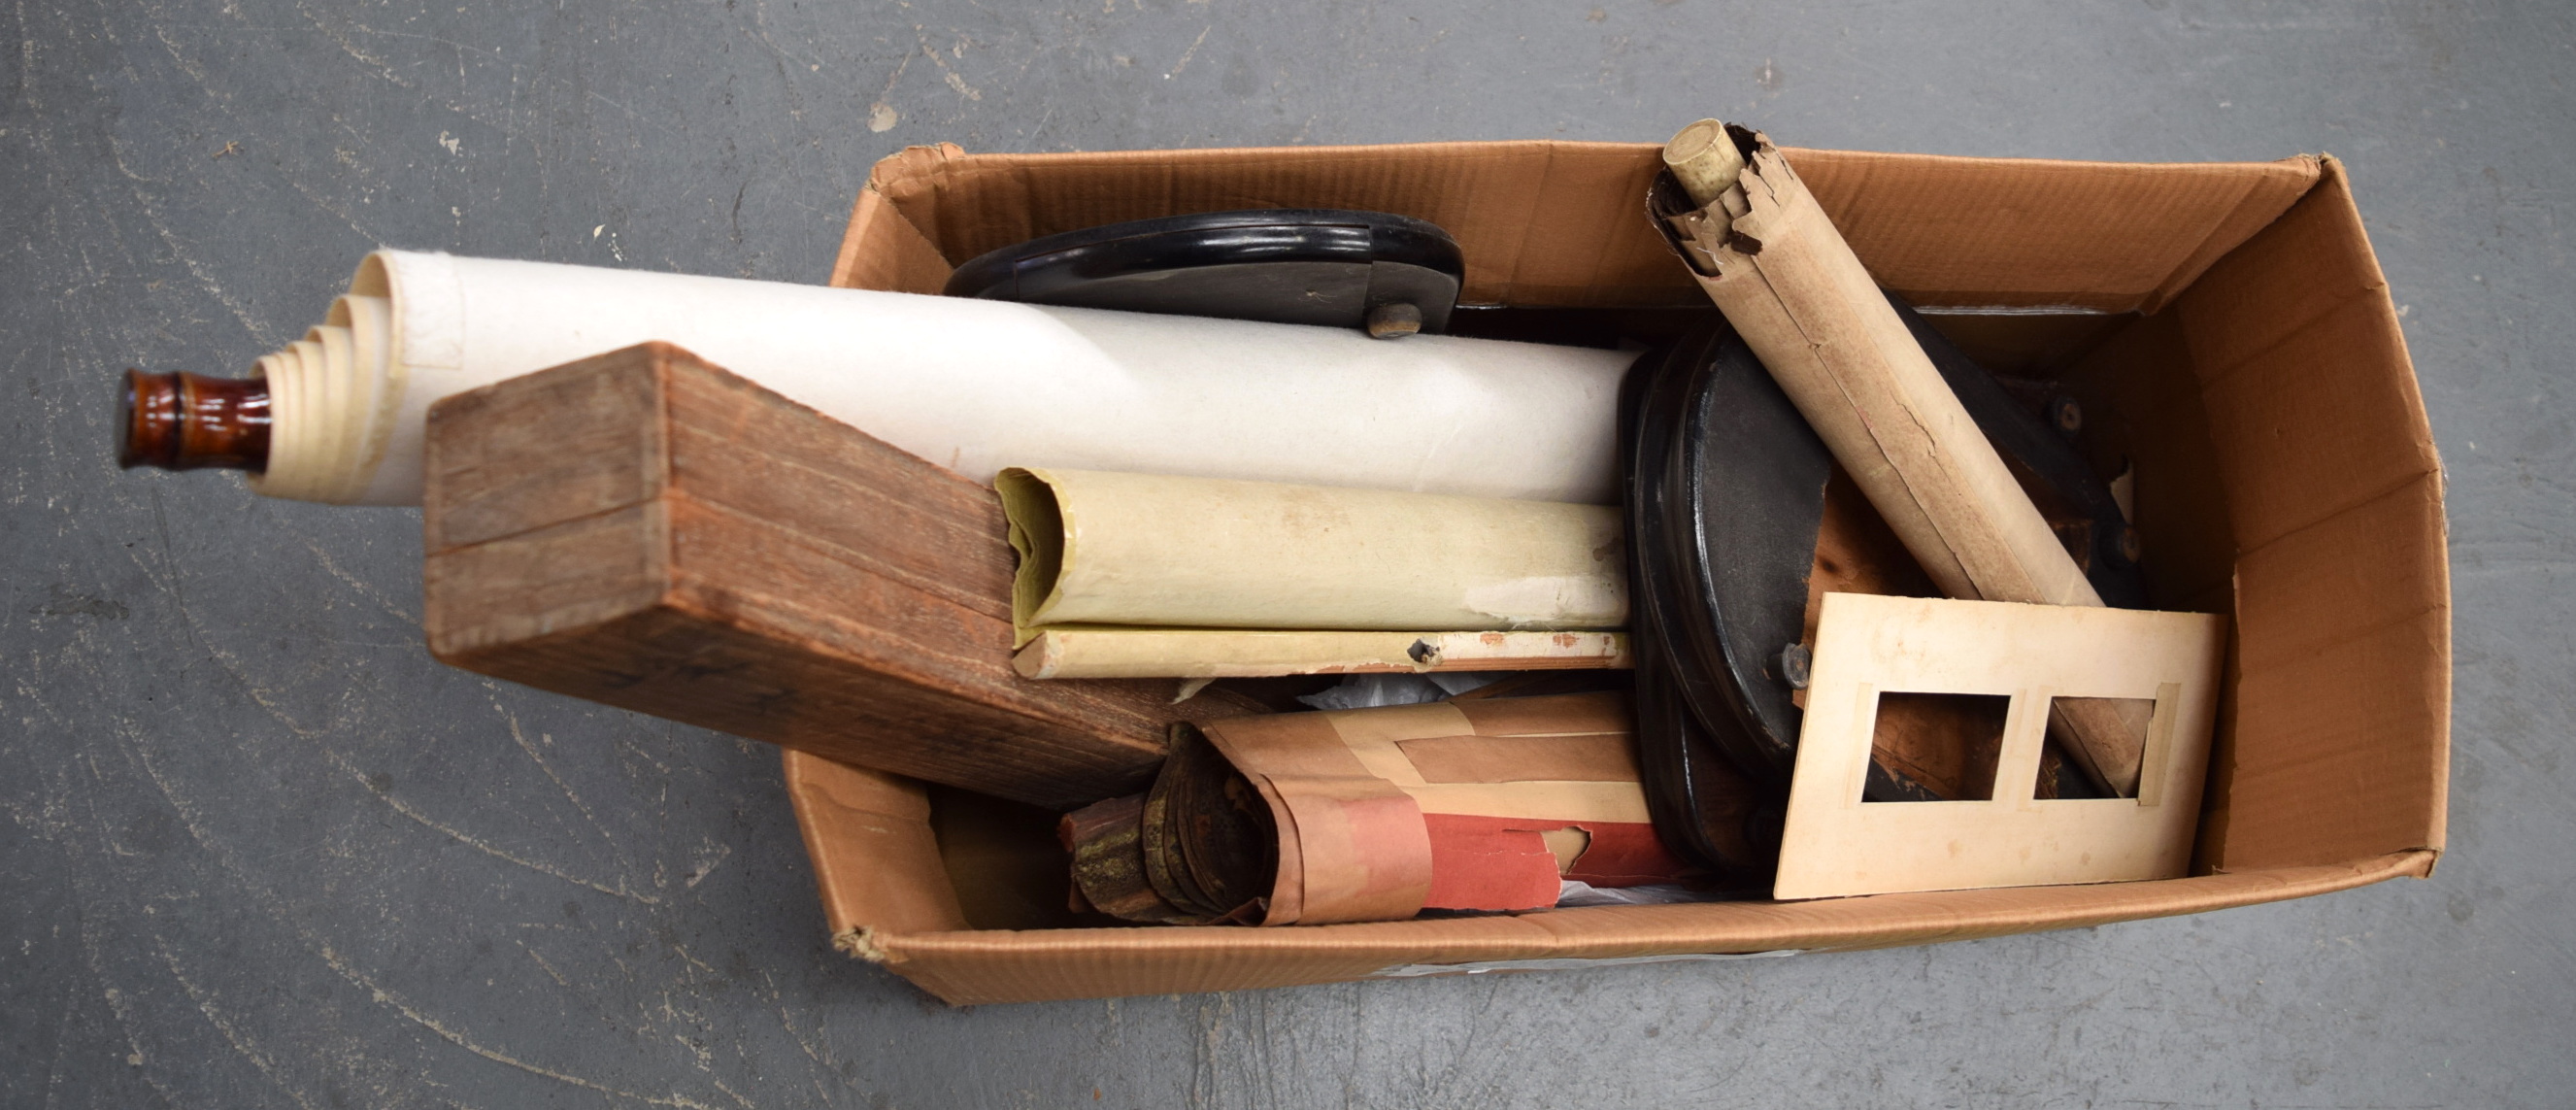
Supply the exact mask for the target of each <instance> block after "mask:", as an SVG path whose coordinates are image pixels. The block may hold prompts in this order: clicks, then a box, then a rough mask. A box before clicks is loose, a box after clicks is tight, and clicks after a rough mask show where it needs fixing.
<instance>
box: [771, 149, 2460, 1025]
mask: <svg viewBox="0 0 2576 1110" xmlns="http://www.w3.org/2000/svg"><path fill="white" fill-rule="evenodd" d="M1789 157H1790V160H1791V162H1792V163H1793V164H1794V165H1795V166H1796V168H1797V170H1798V172H1799V174H1800V175H1802V176H1803V177H1805V178H1806V180H1807V181H1808V182H1809V184H1810V185H1811V186H1812V187H1813V188H1814V190H1815V192H1816V194H1817V195H1818V197H1819V198H1820V199H1821V200H1822V201H1823V203H1824V204H1825V206H1826V208H1827V209H1828V211H1830V212H1831V213H1832V214H1833V216H1834V218H1835V220H1836V222H1837V223H1838V224H1839V225H1840V226H1841V227H1842V229H1843V232H1844V234H1845V235H1846V237H1847V238H1849V240H1850V241H1851V244H1852V246H1853V248H1854V249H1855V250H1857V251H1858V252H1859V255H1860V257H1861V259H1862V260H1863V261H1864V262H1865V263H1867V264H1868V266H1869V268H1870V270H1871V272H1872V273H1873V274H1874V275H1876V277H1877V278H1878V279H1879V281H1880V282H1881V283H1883V284H1885V285H1887V286H1888V287H1890V288H1892V289H1895V290H1897V291H1898V292H1900V293H1902V294H1904V295H1905V296H1906V297H1908V298H1909V299H1911V300H1912V301H1913V302H1914V303H1915V304H1916V305H1917V306H1920V307H1923V308H1925V309H1927V310H1930V311H1932V312H1935V313H1938V314H1940V315H1938V316H1937V317H1936V318H1937V319H1938V321H1939V322H1940V323H1941V324H1942V325H1943V327H1944V329H1945V330H1946V331H1947V332H1949V333H1950V334H1951V335H1953V336H1954V338H1956V339H1958V340H1959V341H1960V343H1961V344H1962V345H1963V346H1965V347H1967V348H1968V349H1969V351H1970V352H1971V353H1972V354H1974V355H1976V356H1978V357H1979V359H1980V360H1981V361H1983V362H1985V363H1986V364H1987V365H1989V366H1991V367H1994V368H1996V369H1998V370H2002V371H2006V372H2011V373H2016V374H2025V375H2041V376H2046V377H2051V378H2055V379H2056V380H2057V381H2058V383H2059V388H2061V389H2064V390H2066V391H2067V392H2069V393H2071V394H2073V395H2074V396H2076V397H2077V398H2078V399H2079V400H2081V401H2083V402H2084V403H2085V408H2086V411H2087V412H2088V414H2092V417H2091V419H2092V420H2093V422H2094V423H2093V428H2092V435H2091V439H2092V441H2093V442H2092V444H2091V449H2093V450H2096V451H2098V452H2100V453H2101V454H2102V457H2101V458H2099V459H2097V462H2100V463H2103V464H2106V465H2111V466H2116V465H2117V464H2118V462H2119V460H2120V459H2121V458H2122V457H2125V458H2127V459H2129V460H2133V461H2134V462H2135V465H2136V471H2135V483H2136V484H2135V506H2136V516H2137V524H2138V526H2139V529H2140V531H2141V532H2142V534H2143V535H2144V536H2145V538H2146V545H2147V565H2148V569H2149V573H2150V577H2151V587H2152V589H2153V591H2154V595H2155V598H2156V601H2157V604H2158V605H2159V606H2160V607H2165V608H2174V609H2195V610H2202V611H2208V612H2217V613H2225V614H2229V615H2231V616H2232V617H2233V618H2234V621H2233V637H2232V641H2231V644H2230V661H2229V665H2228V675H2227V683H2226V689H2225V692H2224V694H2223V697H2222V709H2221V719H2220V725H2219V735H2218V738H2217V747H2216V749H2215V753H2214V755H2213V757H2212V760H2211V769H2210V781H2209V788H2208V790H2207V792H2206V800H2205V802H2204V806H2203V816H2202V822H2201V832H2200V841H2199V849H2198V864H2197V866H2196V868H2195V874H2194V875H2193V876H2192V877H2190V878H2185V879H2176V880H2170V881H2158V882H2140V883H2118V884H2104V885H2097V886H2061V887H2029V888H2020V889H2008V890H1984V891H1967V892H1954V893H1933V894H1892V895H1878V896H1871V897H1861V898H1844V899H1829V900H1820V901H1811V902H1797V903H1768V902H1730V903H1709V904H1700V905H1681V906H1654V907H1622V908H1607V909H1577V910H1558V911H1553V912H1549V913H1540V914H1530V915H1526V916H1518V917H1490V918H1472V919H1448V920H1431V921H1407V922H1390V923H1383V924H1363V925H1332V926H1322V927H1294V928H1284V929H1249V928H1196V929H1192V928H1107V929H1103V928H1085V929H1062V928H1059V929H1011V928H998V927H992V926H996V925H1002V924H1009V923H1013V922H1033V921H1038V920H1043V917H1044V911H1045V907H1044V906H1043V905H1040V904H1039V903H1040V902H1042V897H1040V896H1033V895H1031V894H1030V893H1029V891H1028V890H1027V889H1026V888H1027V885H1028V884H1029V883H1030V882H1031V881H1032V880H1031V878H1030V876H1033V875H1040V874H1042V866H1041V865H1039V864H1035V863H1033V862H1032V861H1035V860H1039V859H1041V858H1042V857H1043V856H1044V855H1045V853H1046V851H1047V848H1046V846H1045V845H1044V844H1043V842H1042V838H1043V837H1044V820H1043V817H1044V815H1043V814H1024V815H1019V816H1012V815H1009V814H1006V813H1002V812H999V811H987V812H971V811H972V810H973V808H974V806H975V805H976V804H977V803H972V802H967V801H956V802H949V801H946V800H945V799H943V802H942V806H941V809H940V812H934V807H933V804H932V798H931V796H930V795H929V794H927V793H925V791H924V790H923V788H921V787H920V786H919V785H917V784H914V783H911V782H909V781H906V780H903V779H900V778H896V777H893V776H887V775H880V774H876V773H873V772H866V771H859V770H853V769H850V768H846V767H841V766H838V765H835V764H832V763H828V762H825V761H822V760H818V759H815V758H812V757H810V756H803V755H798V754H796V753H792V752H791V753H789V754H788V756H787V783H788V789H789V794H790V797H791V798H792V799H793V801H794V804H795V806H796V810H797V816H798V820H799V823H800V825H801V827H802V829H803V830H804V835H805V840H806V846H807V848H808V850H809V852H810V853H811V854H812V857H813V861H814V870H815V875H816V878H817V880H818V882H819V884H820V887H821V892H822V898H823V905H824V910H825V914H826V916H827V917H828V918H829V920H830V923H831V928H832V932H833V935H834V936H835V938H836V940H837V942H838V943H839V944H840V945H841V946H842V947H844V948H845V949H847V950H848V951H850V952H852V953H855V954H857V955H859V956H862V957H865V958H867V959H870V960H874V961H878V962H880V963H882V964H884V965H885V966H887V967H889V968H891V969H893V970H894V971H896V972H897V973H899V974H901V975H903V976H905V977H906V978H909V979H911V980H912V981H913V982H915V983H917V984H919V985H921V986H922V987H924V988H926V989H928V990H929V991H931V992H932V993H934V994H937V995H938V996H939V997H941V998H944V999H947V1000H948V1001H950V1002H952V1003H960V1004H966V1003H985V1002H1006V1001H1026V1000H1038V999H1055V998H1079V997H1091V996H1110V995H1129V994H1158V993H1168V992H1180V991H1209V990H1228V989H1237V988H1245V987H1269V986H1284V985H1289V984H1297V983H1323V982H1335V981H1342V980H1350V979H1361V978H1369V977H1388V976H1403V975H1414V974H1428V973H1440V972H1456V971H1471V970H1489V969H1496V968H1554V967H1571V966H1582V965H1583V964H1584V963H1586V962H1598V961H1620V962H1627V961H1636V960H1641V959H1642V960H1653V959H1673V958H1682V959H1687V958H1704V957H1706V956H1709V955H1714V954H1740V953H1759V952H1777V951H1795V950H1805V951H1815V950H1831V949H1858V948H1882V947H1890V946H1896V945H1909V944H1926V943H1931V942H1935V941H1944V940H1960V939H1966V938H1971V937H1987V936H1997V935H2002V934H2007V933H2020V932H2031V931H2036V930H2042V929H2062V928H2069V927H2074V926H2088V925H2099V924H2103V923H2106V922H2113V921H2125V920H2133V919H2137V918H2144V917H2158V916H2167V915H2173V914H2184V913H2196V912H2199V911H2203V910H2213V909H2221V908H2225V907H2229V906H2243V905H2251V904H2254V903H2258V902H2268V901H2276V900H2279V899H2284V898H2297V897H2302V896H2306V895H2310V894H2319V893H2323V892H2326V891H2331V890H2341V889H2345V888H2348V887H2355V886H2361V885H2364V884H2367V883H2373V882H2377V881H2379V880H2382V879H2387V878H2392V877H2396V876H2400V875H2407V876H2415V877H2419V878H2420V877H2424V876H2427V875H2429V874H2431V872H2432V868H2433V863H2434V860H2435V859H2436V858H2437V857H2438V856H2439V855H2440V853H2441V850H2442V838H2443V824H2444V806H2445V794H2446V789H2447V779H2448V752H2449V733H2448V730H2449V718H2450V673H2451V672H2450V584H2449V565H2448V562H2447V559H2446V549H2445V546H2444V537H2443V516H2442V477H2441V463H2440V460H2439V458H2438V457H2437V456H2436V454H2435V452H2434V447H2433V442H2432V435H2431V432H2430V429H2429V428H2428V427H2427V425H2426V422H2425V418H2424V409H2423V403H2422V401H2421V399H2420V397H2419V396H2418V393H2417V390H2416V383H2415V376H2414V371H2413V368H2412V366H2411V365H2410V364H2409V363H2408V361H2407V356H2406V347H2405V342H2404V339H2403V337H2402V336H2401V334H2400V333H2399V330H2398V326H2397V317H2396V313H2395V310H2394V308H2393V306H2392V305H2391V303H2390V301H2389V298H2388V295H2387V291H2386V287H2385V283H2384V281H2383V280H2382V278H2381V276H2380V272H2379V266H2378V263H2377V261H2376V260H2375V259H2374V258H2373V257H2372V254H2371V249H2370V244H2369V241H2368V239H2367V238H2366V237H2365V236H2364V234H2363V230H2362V225H2361V219H2360V216H2359V213H2358V212H2357V211H2356V210H2355V208H2354V206H2353V200H2352V195H2351V192H2350V190H2349V188H2348V186H2347V184H2346V182H2345V178H2344V172H2343V167H2342V166H2341V165H2340V164H2339V163H2337V162H2335V161H2334V160H2333V159H2331V158H2315V157H2299V158H2290V159H2285V160H2282V161H2279V162H2268V163H2238V164H2196V165H2126V164H2104V163H2076V162H2054V161H2025V160H2002V159H1980V158H1941V157H1928V156H1919V155H1895V154H1868V153H1855V152H1845V151H1821V150H1815V151H1810V150H1796V151H1791V152H1789ZM1659 167H1660V163H1659V160H1658V157H1657V148H1655V147H1652V146H1646V145H1629V144H1611V143H1556V142H1512V143H1435V144H1419V145H1403V146H1381V147H1344V148H1296V149H1272V150H1192V151H1135V152H1117V153H1102V154H1057V155H969V154H967V153H965V152H964V151H962V150H959V149H958V148H956V147H954V146H942V147H937V148H914V149H911V150H907V151H904V152H903V153H901V154H898V155H895V156H894V157H891V158H888V159H886V160H885V161H883V162H881V163H879V164H878V165H877V167H876V171H875V173H874V174H873V175H872V177H871V178H870V180H869V182H868V186H867V189H866V191H865V192H863V193H862V194H861V195H860V197H859V200H858V204H857V208H856V211H855V212H854V213H853V214H852V217H851V220H850V226H849V231H848V236H847V238H846V239H845V240H844V241H843V244H842V249H841V254H840V258H839V262H838V264H837V266H836V268H835V270H834V273H833V276H832V280H833V283H834V284H836V285H844V286H857V287H864V288H874V289H897V290H904V291H908V292H917V293H936V292H938V291H939V290H940V287H941V284H942V283H943V282H944V281H945V280H946V278H947V276H948V273H949V270H950V267H951V264H952V263H954V262H958V261H963V260H965V259H968V258H972V257H974V256H975V255H977V254H980V253H982V252H984V251H987V250H991V249H993V248H996V247H1000V246H1005V245H1008V244H1010V243H1013V242H1017V241H1020V240H1023V239H1028V238H1031V237H1034V236H1039V235H1046V234H1051V233H1055V232H1060V231H1067V230H1072V229H1075V228H1081V227H1087V226H1092V225H1097V224H1104V223H1110V222H1114V221H1119V220H1130V219H1140V218H1146V217H1153V216H1165V215H1173V214H1178V213H1186V212H1198V211H1215V210H1225V209H1236V208H1255V207H1267V206H1274V205H1276V206H1290V207H1336V208H1368V209H1380V210H1385V211H1392V212H1400V213H1404V214H1406V215H1411V216H1417V217H1421V218H1423V219H1427V220H1431V221H1433V222H1435V223H1438V224H1440V225H1441V226H1443V227H1445V228H1447V229H1449V231H1450V232H1451V233H1452V234H1454V235H1455V236H1457V238H1458V240H1459V242H1460V244H1461V245H1462V246H1463V247H1464V248H1465V252H1466V260H1467V280H1466V284H1465V288H1464V290H1463V291H1462V297H1461V299H1462V302H1464V303H1469V304H1477V303H1494V304H1514V305H1560V306H1679V305H1696V304H1703V303H1705V302H1704V301H1703V300H1702V298H1701V294H1700V292H1699V290H1698V288H1697V287H1696V286H1695V285H1693V284H1692V282H1691V280H1690V278H1689V276H1688V274H1687V273H1685V271H1684V269H1683V267H1682V264H1681V263H1680V262H1679V261H1678V260H1676V259H1675V258H1673V257H1672V256H1671V255H1670V254H1669V253H1668V252H1667V251H1666V249H1665V247H1664V245H1663V244H1662V243H1661V242H1660V241H1659V240H1658V239H1657V237H1656V235H1655V232H1654V231H1653V229H1652V228H1650V227H1649V226H1648V224H1647V222H1646V219H1645V217H1644V214H1643V197H1644V195H1645V191H1646V186H1647V183H1648V181H1649V180H1650V179H1651V176H1652V175H1653V174H1654V173H1655V172H1656V171H1657V170H1658V169H1659ZM1998 309H2001V310H2011V311H2008V312H1996V311H1992V310H1998ZM1961 310H1988V311H1985V312H1975V311H1965V312H1963V311H1961ZM934 825H936V826H937V831H936V833H935V832H934ZM943 848H944V849H945V851H946V856H945V857H944V858H943V855H942V850H943ZM1015 907H1016V908H1015ZM1031 907H1035V908H1034V909H1032V908H1031ZM970 923H973V924H970ZM977 925H982V926H986V927H982V928H978V927H976V926H977Z"/></svg>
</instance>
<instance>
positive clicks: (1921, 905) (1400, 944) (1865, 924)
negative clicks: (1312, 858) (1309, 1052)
mask: <svg viewBox="0 0 2576 1110" xmlns="http://www.w3.org/2000/svg"><path fill="white" fill-rule="evenodd" d="M2432 855H2433V854H2432V853H2430V852H2411V853H2396V854H2392V855H2388V856H2383V857H2378V858H2374V859H2367V860H2360V861H2355V862H2353V863H2347V864H2333V865H2326V866H2319V867H2308V868H2293V869H2281V870H2275V871H2265V872H2257V873H2251V874H2242V875H2223V876H2207V877H2202V878H2197V879H2174V880H2164V881H2158V882H2140V883H2118V884H2108V885H2101V886H2061V887H2025V888H2019V889H2009V890H1990V891H1956V892H1945V893H1937V894H1888V895H1876V896H1872V897H1869V898H1850V899H1822V900H1817V901H1811V902H1712V903H1701V904H1696V905H1679V906H1642V907H1619V908H1615V909H1580V910H1556V911H1551V912H1547V913H1537V914H1525V915H1520V916H1494V917H1471V918H1454V919H1447V920H1436V921H1398V922H1383V923H1375V924H1355V925H1321V926H1290V927H1287V928H1278V929H1254V928H1243V927H1235V926H1207V927H1198V928H1183V927H1168V926H1167V927H1139V928H1125V929H1055V930H1045V931H1037V932H1012V931H1002V930H987V931H976V932H944V933H928V934H914V933H896V932H893V931H891V930H884V929H880V930H877V931H875V932H874V933H873V934H871V935H872V938H873V941H874V944H875V951H876V953H877V955H878V957H879V958H881V959H882V960H884V961H885V962H886V963H887V964H888V965H889V966H892V967H896V968H898V969H899V970H901V971H902V973H903V975H904V976H905V977H906V978H909V979H911V980H912V981H914V982H915V983H918V984H920V985H921V986H923V987H925V988H927V989H928V990H930V991H931V992H932V993H934V994H937V995H938V996H940V997H941V998H943V999H946V1000H947V1001H949V1002H951V1003H956V1004H960V1005H970V1004H975V1003H981V1002H1000V1001H1039V1000H1045V999H1056V998H1089V997H1104V996H1115V995H1138V994H1163V993H1176V992H1189V991H1204V990H1232V989H1245V988H1256V987H1268V986H1287V985H1293V984H1299V983H1324V982H1338V981H1346V980H1351V979H1361V978H1367V977H1370V976H1372V975H1375V974H1377V973H1379V972H1381V971H1385V970H1387V969H1391V968H1396V967H1401V966H1405V965H1419V964H1463V963H1484V962H1489V961H1514V960H1541V959H1546V960H1563V959H1626V958H1634V957H1639V956H1655V955H1677V954H1692V953H1726V952H1754V951H1774V950H1780V949H1793V950H1808V951H1814V950H1829V949H1860V948H1878V947H1892V946H1897V945H1906V944H1925V943H1933V942H1938V941H1949V940H1967V939H1974V938H1978V937H1990V936H2002V935H2006V934H2011V933H2022V932H2032V931H2037V930H2043V929H2064V928H2080V927H2085V926H2092V925H2102V924H2108V923H2112V922H2117V921H2128V920H2135V919H2139V918H2146V917H2161V916H2168V915H2173V914H2183V913H2197V912H2202V911H2206V910H2214V909H2225V908H2229V907H2233V906H2246V905H2254V904H2256V903H2261V902H2271V901H2279V900H2282V899H2287V898H2298V897H2304V896H2307V895H2311V894H2321V893H2325V892H2328V891H2334V890H2344V889H2349V888H2351V887H2356V886H2363V885H2367V884H2369V883H2374V882H2378V881H2381V880H2383V879H2388V878H2394V877H2397V876H2401V875H2422V874H2424V873H2425V872H2426V871H2427V870H2428V869H2429V868H2430V867H2431V864H2432Z"/></svg>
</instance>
